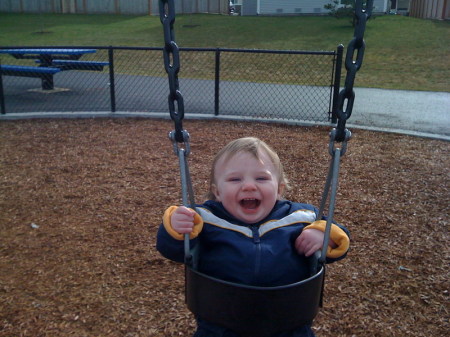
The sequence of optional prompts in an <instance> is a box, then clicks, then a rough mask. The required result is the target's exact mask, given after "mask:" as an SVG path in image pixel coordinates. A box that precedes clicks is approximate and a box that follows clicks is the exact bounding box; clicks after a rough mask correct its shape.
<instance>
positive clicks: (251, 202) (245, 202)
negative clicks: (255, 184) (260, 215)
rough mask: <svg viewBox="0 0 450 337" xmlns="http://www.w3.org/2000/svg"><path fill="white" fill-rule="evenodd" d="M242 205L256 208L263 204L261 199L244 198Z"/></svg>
mask: <svg viewBox="0 0 450 337" xmlns="http://www.w3.org/2000/svg"><path fill="white" fill-rule="evenodd" d="M239 203H240V205H241V206H242V207H243V208H246V209H256V208H258V206H259V205H260V204H261V200H258V199H250V198H248V199H242V200H241V201H240V202H239Z"/></svg>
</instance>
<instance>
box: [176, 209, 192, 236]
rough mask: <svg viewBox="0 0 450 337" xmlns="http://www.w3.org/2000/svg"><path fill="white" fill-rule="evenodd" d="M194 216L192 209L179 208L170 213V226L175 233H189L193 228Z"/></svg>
mask: <svg viewBox="0 0 450 337" xmlns="http://www.w3.org/2000/svg"><path fill="white" fill-rule="evenodd" d="M194 215H195V212H194V211H193V210H192V209H190V208H187V207H184V206H180V207H178V208H177V209H176V210H175V211H174V212H173V213H172V216H171V217H170V224H171V226H172V228H173V229H174V230H175V231H176V232H177V233H180V234H188V233H191V232H192V229H193V228H194Z"/></svg>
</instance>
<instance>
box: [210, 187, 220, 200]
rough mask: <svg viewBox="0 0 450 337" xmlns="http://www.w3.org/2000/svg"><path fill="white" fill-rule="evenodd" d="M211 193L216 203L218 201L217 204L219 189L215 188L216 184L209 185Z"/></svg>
mask: <svg viewBox="0 0 450 337" xmlns="http://www.w3.org/2000/svg"><path fill="white" fill-rule="evenodd" d="M211 193H212V194H214V196H215V197H216V201H219V202H220V201H221V200H220V194H219V189H218V188H217V185H216V184H211Z"/></svg>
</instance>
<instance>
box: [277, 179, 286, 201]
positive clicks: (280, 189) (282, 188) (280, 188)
mask: <svg viewBox="0 0 450 337" xmlns="http://www.w3.org/2000/svg"><path fill="white" fill-rule="evenodd" d="M285 191H286V185H285V184H283V183H279V184H278V199H281V198H282V197H283V194H284V192H285Z"/></svg>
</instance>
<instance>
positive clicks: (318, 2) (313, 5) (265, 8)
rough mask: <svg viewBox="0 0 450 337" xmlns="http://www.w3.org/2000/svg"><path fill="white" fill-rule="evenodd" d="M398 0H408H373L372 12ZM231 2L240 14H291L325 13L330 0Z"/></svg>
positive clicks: (378, 11) (385, 9)
mask: <svg viewBox="0 0 450 337" xmlns="http://www.w3.org/2000/svg"><path fill="white" fill-rule="evenodd" d="M397 1H398V2H407V3H408V5H409V0H403V1H402V0H374V2H373V6H374V9H373V12H374V13H386V12H389V11H390V10H391V7H392V5H393V4H394V5H395V7H393V8H395V9H397ZM231 2H232V3H234V4H235V5H237V6H238V7H239V9H240V14H241V15H293V14H315V15H320V14H327V13H328V10H326V9H325V8H324V6H325V5H326V4H329V3H331V1H330V0H283V1H280V0H232V1H231Z"/></svg>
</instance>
